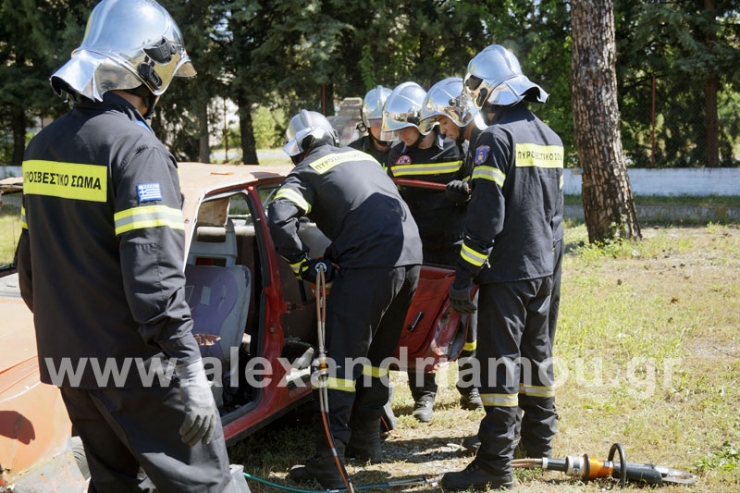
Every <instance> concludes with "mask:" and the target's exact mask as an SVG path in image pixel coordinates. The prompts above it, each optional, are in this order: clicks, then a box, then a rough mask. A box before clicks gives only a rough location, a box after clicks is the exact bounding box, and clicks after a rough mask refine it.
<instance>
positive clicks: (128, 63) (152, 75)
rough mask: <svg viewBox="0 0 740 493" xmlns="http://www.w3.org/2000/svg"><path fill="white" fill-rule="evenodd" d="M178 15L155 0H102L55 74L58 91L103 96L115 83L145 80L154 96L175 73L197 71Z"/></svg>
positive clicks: (127, 84)
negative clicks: (172, 14) (178, 24)
mask: <svg viewBox="0 0 740 493" xmlns="http://www.w3.org/2000/svg"><path fill="white" fill-rule="evenodd" d="M194 75H195V69H194V68H193V65H192V63H191V62H190V57H189V56H188V54H187V53H186V52H185V47H184V45H183V39H182V34H181V33H180V29H179V28H178V27H177V24H176V23H175V21H174V19H172V17H171V16H170V14H169V13H168V12H167V10H165V8H164V7H162V6H161V5H159V4H158V3H157V2H155V1H154V0H103V1H101V2H100V3H99V4H97V5H96V6H95V8H94V9H93V11H92V13H91V14H90V18H89V19H88V21H87V28H86V29H85V37H84V39H83V40H82V44H81V45H80V46H79V47H78V48H76V49H75V50H74V51H73V52H72V57H71V58H70V60H69V61H68V62H67V63H66V64H64V65H63V66H62V67H61V68H60V69H59V70H57V71H56V72H55V73H54V74H53V75H52V76H51V86H52V87H53V88H54V90H55V91H56V92H57V94H60V95H61V93H62V91H64V92H68V93H71V94H73V95H74V94H80V95H82V96H85V97H86V98H89V99H92V100H94V101H102V99H103V94H105V93H106V92H108V91H112V90H116V89H134V88H136V87H139V86H140V85H142V84H144V85H145V86H146V87H147V88H148V89H149V90H150V91H151V92H152V94H153V95H155V96H159V95H161V94H163V93H164V92H165V91H166V90H167V87H169V85H170V82H172V79H173V77H175V76H178V77H193V76H194Z"/></svg>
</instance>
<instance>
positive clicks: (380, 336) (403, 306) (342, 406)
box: [322, 265, 420, 445]
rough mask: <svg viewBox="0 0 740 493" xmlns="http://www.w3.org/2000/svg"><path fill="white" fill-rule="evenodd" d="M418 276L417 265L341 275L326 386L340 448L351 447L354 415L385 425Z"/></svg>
mask: <svg viewBox="0 0 740 493" xmlns="http://www.w3.org/2000/svg"><path fill="white" fill-rule="evenodd" d="M419 271H420V267H419V266H418V265H413V266H402V267H391V268H367V269H340V271H339V274H338V277H336V278H335V279H334V282H333V284H332V287H331V293H330V294H329V297H328V300H327V312H326V337H327V340H326V347H327V352H328V356H329V358H331V361H332V364H333V365H335V368H334V369H331V368H330V378H329V380H328V385H327V386H328V395H329V423H330V428H331V431H332V434H333V435H334V439H335V440H336V441H337V442H341V443H343V444H345V445H346V444H347V443H348V442H349V438H350V434H351V431H350V428H349V426H348V423H349V419H350V416H351V415H352V414H353V413H354V416H352V418H353V421H375V422H377V421H378V420H379V419H380V416H381V414H382V412H383V405H384V404H385V403H386V402H387V401H388V397H389V390H388V386H387V385H386V383H387V378H388V377H387V375H388V366H387V365H388V363H389V360H388V358H391V357H392V356H393V353H394V351H395V349H396V346H397V345H398V340H399V338H400V336H401V330H402V329H403V322H404V320H405V318H406V312H407V310H408V307H409V304H410V303H411V299H412V298H413V296H414V293H415V292H416V287H417V285H418V282H419ZM376 429H377V428H376ZM322 435H323V433H322Z"/></svg>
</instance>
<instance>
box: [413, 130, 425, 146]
mask: <svg viewBox="0 0 740 493" xmlns="http://www.w3.org/2000/svg"><path fill="white" fill-rule="evenodd" d="M427 135H429V134H427ZM426 137H427V136H426V135H424V134H423V133H421V132H419V138H418V139H416V142H414V143H413V144H411V145H410V146H409V147H419V144H421V142H422V141H423V140H424V139H425V138H426Z"/></svg>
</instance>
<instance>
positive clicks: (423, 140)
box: [381, 82, 476, 423]
mask: <svg viewBox="0 0 740 493" xmlns="http://www.w3.org/2000/svg"><path fill="white" fill-rule="evenodd" d="M426 95H427V93H426V91H424V89H422V88H421V86H419V84H417V83H415V82H403V83H401V84H399V85H398V86H396V87H395V88H394V89H393V92H391V94H390V95H389V96H388V99H387V100H386V102H385V106H384V107H383V132H382V133H381V136H382V137H383V138H384V139H385V140H392V139H391V138H390V136H391V135H394V134H395V136H396V137H398V138H399V139H400V142H399V143H398V144H396V145H394V146H393V147H392V148H391V152H390V155H389V163H390V164H389V166H388V174H389V175H390V176H391V177H393V178H404V179H413V180H418V181H426V182H432V183H440V184H444V185H447V184H448V183H450V182H452V181H456V180H464V179H466V178H468V177H469V176H470V169H468V168H466V167H465V166H464V161H463V156H464V155H465V149H466V147H467V146H466V147H465V148H463V149H461V148H459V147H458V146H457V145H456V143H455V141H453V140H452V139H449V138H446V137H444V136H443V135H441V134H440V133H439V129H438V128H437V126H436V123H435V122H434V121H432V120H429V121H427V122H425V124H424V125H422V124H421V107H422V105H423V103H424V99H425V98H426ZM400 190H401V196H402V197H403V199H404V200H405V201H406V203H407V204H408V205H409V209H411V213H412V214H413V215H414V219H416V224H417V225H418V226H419V234H420V235H421V241H422V245H423V248H424V263H425V264H432V265H440V266H447V267H451V266H453V265H454V263H455V260H456V259H457V257H458V256H459V252H460V242H461V241H462V227H463V220H464V218H465V208H466V204H467V203H466V202H465V201H463V202H455V201H452V200H450V199H449V198H447V196H446V193H445V191H444V190H430V189H424V188H412V187H403V186H402V187H400ZM408 378H409V387H410V389H411V395H412V396H413V398H414V411H413V416H414V417H415V418H416V419H417V420H419V421H421V422H423V423H425V422H428V421H430V420H431V419H432V414H433V410H434V399H435V397H436V395H437V382H436V369H428V368H427V369H426V371H424V372H423V373H422V372H419V371H418V369H413V368H409V370H408ZM460 390H461V393H462V394H463V396H464V398H465V399H466V401H468V402H469V401H470V400H469V399H468V394H469V393H470V392H476V391H475V387H467V388H464V389H463V388H461V389H460ZM473 398H474V399H473V402H475V395H473ZM473 406H474V405H473Z"/></svg>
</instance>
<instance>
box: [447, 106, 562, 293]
mask: <svg viewBox="0 0 740 493" xmlns="http://www.w3.org/2000/svg"><path fill="white" fill-rule="evenodd" d="M473 156H474V158H473V162H474V166H475V167H474V169H473V179H472V197H471V200H470V203H469V204H468V214H467V218H466V221H465V239H464V242H463V247H462V249H461V251H460V259H459V260H458V262H457V269H456V270H457V277H458V279H466V278H471V277H474V276H476V275H477V282H478V283H480V284H483V283H487V282H505V281H516V280H525V279H535V278H539V277H544V276H549V275H551V274H552V272H553V261H554V256H553V242H554V241H555V240H557V239H561V238H562V231H563V230H562V221H563V208H564V206H563V192H562V186H563V159H564V153H563V143H562V141H561V140H560V137H558V135H557V134H556V133H555V132H553V131H552V130H551V129H550V128H549V127H548V126H547V125H545V123H544V122H542V121H541V120H540V119H539V118H537V117H536V116H535V115H534V113H532V112H531V111H530V110H529V109H527V107H526V105H525V104H517V105H515V106H512V107H506V108H501V109H500V110H499V113H497V114H496V116H495V121H494V123H493V124H492V125H491V126H489V127H488V128H487V129H486V130H484V131H483V132H481V134H480V135H479V136H478V139H477V141H476V143H475V149H474V150H473Z"/></svg>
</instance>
